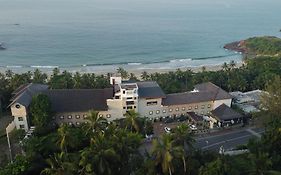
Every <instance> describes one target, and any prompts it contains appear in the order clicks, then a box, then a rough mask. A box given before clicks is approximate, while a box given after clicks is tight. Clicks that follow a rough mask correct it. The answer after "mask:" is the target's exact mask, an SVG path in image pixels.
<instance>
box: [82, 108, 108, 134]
mask: <svg viewBox="0 0 281 175" xmlns="http://www.w3.org/2000/svg"><path fill="white" fill-rule="evenodd" d="M106 126H107V120H106V119H105V118H104V117H101V116H100V115H99V112H97V111H94V110H91V111H90V112H89V114H88V115H87V123H86V124H85V125H84V126H83V128H84V129H85V133H86V135H92V134H93V133H95V132H100V131H103V130H104V129H105V128H106Z"/></svg>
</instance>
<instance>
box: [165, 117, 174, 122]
mask: <svg viewBox="0 0 281 175" xmlns="http://www.w3.org/2000/svg"><path fill="white" fill-rule="evenodd" d="M172 122H174V119H172V118H167V119H166V120H165V121H164V123H172Z"/></svg>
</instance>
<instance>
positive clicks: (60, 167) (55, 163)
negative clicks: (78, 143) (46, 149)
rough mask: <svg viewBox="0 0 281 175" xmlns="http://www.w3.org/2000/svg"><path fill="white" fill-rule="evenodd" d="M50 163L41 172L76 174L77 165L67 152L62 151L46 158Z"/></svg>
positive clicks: (60, 174)
mask: <svg viewBox="0 0 281 175" xmlns="http://www.w3.org/2000/svg"><path fill="white" fill-rule="evenodd" d="M46 162H47V164H48V165H49V167H48V168H45V169H44V170H43V171H41V173H40V174H46V175H67V174H76V173H75V171H76V166H75V164H74V163H72V162H71V161H70V160H69V158H68V156H67V153H64V152H61V153H56V154H54V155H53V156H52V157H50V158H49V159H47V160H46Z"/></svg>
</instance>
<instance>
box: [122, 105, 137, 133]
mask: <svg viewBox="0 0 281 175" xmlns="http://www.w3.org/2000/svg"><path fill="white" fill-rule="evenodd" d="M138 115H139V114H138V113H136V112H135V110H129V111H128V112H126V114H125V117H126V119H125V122H126V126H127V127H129V128H130V130H131V131H133V130H135V131H136V132H139V131H140V128H139V121H138Z"/></svg>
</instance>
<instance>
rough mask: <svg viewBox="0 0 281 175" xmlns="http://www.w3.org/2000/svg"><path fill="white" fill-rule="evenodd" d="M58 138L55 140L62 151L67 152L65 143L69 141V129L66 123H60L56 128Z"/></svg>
mask: <svg viewBox="0 0 281 175" xmlns="http://www.w3.org/2000/svg"><path fill="white" fill-rule="evenodd" d="M58 136H59V140H58V141H57V143H58V145H59V147H60V149H61V151H62V152H65V153H67V144H69V142H70V138H71V133H70V131H69V126H68V125H67V124H65V123H64V124H62V125H61V126H60V127H59V128H58Z"/></svg>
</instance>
